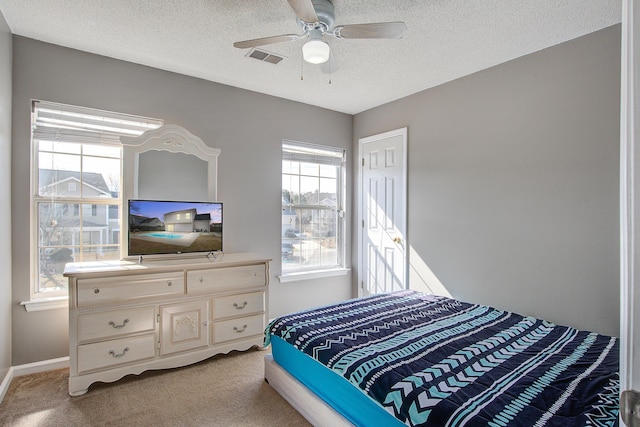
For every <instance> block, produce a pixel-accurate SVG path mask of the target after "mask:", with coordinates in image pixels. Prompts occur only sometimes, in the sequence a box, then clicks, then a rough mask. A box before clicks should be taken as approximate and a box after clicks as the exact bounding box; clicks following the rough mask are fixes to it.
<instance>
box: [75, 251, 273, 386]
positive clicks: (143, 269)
mask: <svg viewBox="0 0 640 427" xmlns="http://www.w3.org/2000/svg"><path fill="white" fill-rule="evenodd" d="M269 261H270V260H269V259H265V258H260V257H258V256H256V255H253V254H225V255H224V256H221V257H219V258H218V259H216V260H213V259H209V258H205V257H202V258H191V259H162V260H153V261H148V262H147V261H144V262H143V263H142V264H139V263H136V262H128V261H112V262H85V263H70V264H67V266H66V268H65V273H64V275H65V276H66V277H68V278H69V363H70V371H69V394H71V395H72V396H77V395H81V394H84V393H86V392H87V389H88V387H89V385H91V384H92V383H94V382H96V381H103V382H112V381H116V380H118V379H120V378H122V377H123V376H125V375H128V374H140V373H141V372H143V371H146V370H149V369H165V368H175V367H178V366H184V365H188V364H191V363H195V362H198V361H201V360H204V359H206V358H208V357H211V356H213V355H215V354H218V353H228V352H229V351H231V350H247V349H249V348H251V347H253V346H261V345H262V342H263V334H264V328H265V326H266V320H267V318H268V315H267V312H268V294H267V292H268V284H269Z"/></svg>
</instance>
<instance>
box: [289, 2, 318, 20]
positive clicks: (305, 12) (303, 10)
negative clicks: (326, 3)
mask: <svg viewBox="0 0 640 427" xmlns="http://www.w3.org/2000/svg"><path fill="white" fill-rule="evenodd" d="M289 5H291V8H292V9H293V11H294V12H295V13H296V16H297V17H298V19H300V20H301V21H304V22H310V23H314V22H318V15H317V14H316V9H315V8H314V7H313V3H311V0H289Z"/></svg>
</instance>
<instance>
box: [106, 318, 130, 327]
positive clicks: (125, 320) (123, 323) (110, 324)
mask: <svg viewBox="0 0 640 427" xmlns="http://www.w3.org/2000/svg"><path fill="white" fill-rule="evenodd" d="M127 323H129V319H124V320H123V321H122V325H116V324H115V322H114V321H113V320H109V326H112V327H113V329H120V328H124V325H126V324H127Z"/></svg>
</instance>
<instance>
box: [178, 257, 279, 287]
mask: <svg viewBox="0 0 640 427" xmlns="http://www.w3.org/2000/svg"><path fill="white" fill-rule="evenodd" d="M266 284H267V277H266V268H265V265H264V264H261V265H248V266H242V267H225V268H213V269H210V270H192V271H187V292H188V293H189V294H203V293H208V292H214V291H222V290H230V289H233V290H235V289H247V288H255V287H258V286H266Z"/></svg>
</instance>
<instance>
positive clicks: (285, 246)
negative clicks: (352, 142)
mask: <svg viewBox="0 0 640 427" xmlns="http://www.w3.org/2000/svg"><path fill="white" fill-rule="evenodd" d="M344 185H345V153H344V150H342V149H336V148H332V147H323V146H316V145H310V144H302V143H294V142H289V141H285V142H283V144H282V230H281V236H282V237H281V238H282V275H283V276H286V275H292V274H298V273H305V272H318V271H328V270H336V269H342V268H344V230H345V220H344Z"/></svg>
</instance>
